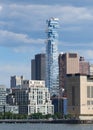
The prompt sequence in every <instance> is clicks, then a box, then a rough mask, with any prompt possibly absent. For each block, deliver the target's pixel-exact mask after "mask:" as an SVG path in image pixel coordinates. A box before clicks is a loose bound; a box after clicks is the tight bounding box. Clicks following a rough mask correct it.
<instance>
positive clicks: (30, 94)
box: [13, 80, 54, 115]
mask: <svg viewBox="0 0 93 130" xmlns="http://www.w3.org/2000/svg"><path fill="white" fill-rule="evenodd" d="M13 95H15V103H17V104H18V105H19V113H20V114H28V115H30V114H32V113H42V114H44V115H45V114H54V106H53V105H52V101H51V100H50V93H49V91H48V88H46V87H45V81H41V80H23V85H22V88H21V89H13Z"/></svg>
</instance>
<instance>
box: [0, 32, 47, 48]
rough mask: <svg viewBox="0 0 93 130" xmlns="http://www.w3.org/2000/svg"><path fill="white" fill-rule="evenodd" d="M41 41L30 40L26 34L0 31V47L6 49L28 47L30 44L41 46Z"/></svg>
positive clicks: (42, 41)
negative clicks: (5, 47)
mask: <svg viewBox="0 0 93 130" xmlns="http://www.w3.org/2000/svg"><path fill="white" fill-rule="evenodd" d="M42 43H44V40H43V39H31V38H30V37H29V36H28V35H27V34H20V33H14V32H9V31H7V30H0V45H1V46H7V47H15V46H16V47H19V46H30V45H31V44H42Z"/></svg>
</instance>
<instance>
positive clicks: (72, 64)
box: [59, 53, 79, 93]
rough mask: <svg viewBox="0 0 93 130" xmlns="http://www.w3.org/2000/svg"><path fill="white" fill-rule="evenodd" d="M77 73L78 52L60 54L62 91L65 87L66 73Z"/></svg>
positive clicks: (60, 83)
mask: <svg viewBox="0 0 93 130" xmlns="http://www.w3.org/2000/svg"><path fill="white" fill-rule="evenodd" d="M75 73H79V56H78V54H77V53H64V54H60V55H59V87H60V90H61V91H62V88H65V83H66V74H75ZM61 91H60V92H61ZM61 93H62V92H61Z"/></svg>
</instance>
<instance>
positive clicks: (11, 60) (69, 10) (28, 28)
mask: <svg viewBox="0 0 93 130" xmlns="http://www.w3.org/2000/svg"><path fill="white" fill-rule="evenodd" d="M50 17H57V18H59V24H60V28H59V44H58V49H59V52H64V53H65V52H77V53H78V54H79V55H80V56H84V57H85V59H86V60H87V61H89V62H90V63H93V0H50V1H48V0H0V84H4V85H6V87H9V85H10V76H13V75H18V76H20V75H23V76H24V77H25V78H26V79H30V78H31V77H30V75H31V74H30V73H31V69H30V68H31V59H33V58H34V55H35V54H37V53H43V52H45V40H46V33H45V30H46V20H47V19H49V18H50Z"/></svg>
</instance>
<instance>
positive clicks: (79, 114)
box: [66, 74, 93, 120]
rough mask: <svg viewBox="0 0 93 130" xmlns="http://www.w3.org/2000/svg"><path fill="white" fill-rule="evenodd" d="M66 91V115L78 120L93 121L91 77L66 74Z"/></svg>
mask: <svg viewBox="0 0 93 130" xmlns="http://www.w3.org/2000/svg"><path fill="white" fill-rule="evenodd" d="M66 90H67V98H68V113H69V114H72V115H73V116H75V117H76V118H79V119H84V120H87V119H90V120H91V119H93V77H92V76H87V75H80V74H75V75H72V74H68V75H67V79H66Z"/></svg>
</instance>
